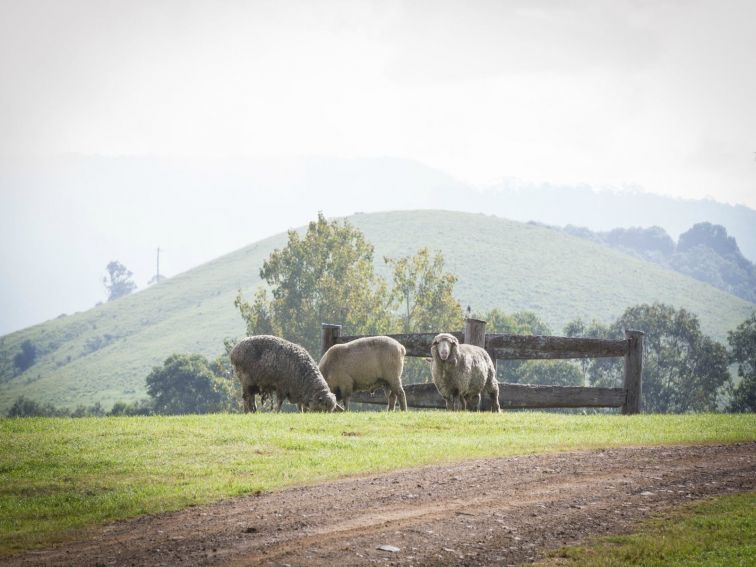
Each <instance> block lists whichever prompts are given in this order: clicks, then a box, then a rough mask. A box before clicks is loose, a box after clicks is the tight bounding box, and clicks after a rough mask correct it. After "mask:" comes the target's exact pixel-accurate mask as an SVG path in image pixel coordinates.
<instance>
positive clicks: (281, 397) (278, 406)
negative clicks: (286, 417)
mask: <svg viewBox="0 0 756 567" xmlns="http://www.w3.org/2000/svg"><path fill="white" fill-rule="evenodd" d="M276 402H278V403H277V404H276V411H277V412H278V413H281V407H282V406H283V403H284V395H283V394H282V393H281V392H276Z"/></svg>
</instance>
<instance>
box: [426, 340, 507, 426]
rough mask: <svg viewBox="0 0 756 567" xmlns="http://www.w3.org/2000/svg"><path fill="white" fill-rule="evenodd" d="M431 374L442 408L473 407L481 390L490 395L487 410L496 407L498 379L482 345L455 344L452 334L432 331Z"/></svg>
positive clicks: (477, 405) (477, 406)
mask: <svg viewBox="0 0 756 567" xmlns="http://www.w3.org/2000/svg"><path fill="white" fill-rule="evenodd" d="M431 356H432V357H433V358H432V360H431V375H432V376H433V383H434V384H435V385H436V388H438V392H439V393H440V394H441V395H442V396H443V398H444V400H446V409H448V410H455V409H457V407H456V406H457V401H459V405H460V407H461V409H469V410H474V411H477V410H478V408H479V406H480V395H481V392H483V391H485V392H486V393H487V394H488V395H489V396H490V397H491V411H494V412H498V411H500V409H499V383H498V382H497V381H496V368H495V367H494V364H493V362H492V361H491V357H490V356H488V353H487V352H486V351H485V349H482V348H480V347H479V346H475V345H466V344H459V341H458V340H457V338H456V337H455V336H454V335H450V334H448V333H441V334H440V335H436V336H435V338H434V339H433V344H432V345H431Z"/></svg>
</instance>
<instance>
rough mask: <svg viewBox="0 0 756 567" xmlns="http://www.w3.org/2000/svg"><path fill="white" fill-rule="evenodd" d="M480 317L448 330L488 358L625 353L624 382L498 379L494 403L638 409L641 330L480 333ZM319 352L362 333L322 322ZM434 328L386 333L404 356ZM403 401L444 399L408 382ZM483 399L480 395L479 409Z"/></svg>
mask: <svg viewBox="0 0 756 567" xmlns="http://www.w3.org/2000/svg"><path fill="white" fill-rule="evenodd" d="M485 328H486V323H485V321H479V320H477V319H466V320H465V330H464V332H453V333H450V334H452V335H454V336H455V337H457V339H459V341H460V342H463V343H467V344H474V345H477V346H480V347H483V348H485V349H486V351H488V354H489V355H490V356H491V359H492V360H493V361H494V364H495V363H496V360H528V359H541V360H543V359H546V360H555V359H565V358H606V357H622V358H624V363H625V367H624V387H622V388H589V387H581V386H542V385H536V384H510V383H508V382H500V383H499V404H500V405H501V407H502V408H513V409H514V408H518V409H521V408H539V409H540V408H580V407H619V408H622V413H623V414H635V413H639V412H640V410H641V403H640V402H641V387H642V386H641V385H642V372H643V333H642V332H640V331H633V330H627V331H625V339H623V340H605V339H589V338H581V337H551V336H529V335H506V334H494V333H489V334H486V332H485ZM322 333H323V334H322V342H321V348H322V352H323V353H325V351H327V350H328V349H329V348H330V347H331V346H333V345H335V344H343V343H348V342H350V341H353V340H355V339H358V338H362V337H364V336H367V335H353V336H341V325H333V324H328V323H324V324H323V325H322ZM437 334H438V333H412V334H398V335H388V336H390V337H393V338H394V339H396V340H397V341H399V342H400V343H401V344H403V345H404V347H405V348H406V349H407V356H416V357H429V356H430V348H431V343H432V341H433V337H435V336H436V335H437ZM404 391H405V394H406V396H407V405H408V406H411V407H417V408H444V407H446V404H445V402H444V400H443V398H442V397H441V395H440V394H439V393H438V390H436V387H435V385H433V384H409V385H407V386H405V387H404ZM351 399H352V401H354V402H361V403H368V404H384V403H386V395H385V393H384V392H383V390H378V391H376V392H354V394H353V395H352V398H351ZM486 402H487V400H484V402H483V407H482V409H486V408H485V404H486Z"/></svg>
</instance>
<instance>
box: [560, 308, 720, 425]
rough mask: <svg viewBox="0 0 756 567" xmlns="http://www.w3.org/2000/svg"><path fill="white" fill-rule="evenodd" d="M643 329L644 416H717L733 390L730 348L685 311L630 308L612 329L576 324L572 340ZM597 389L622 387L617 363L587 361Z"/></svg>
mask: <svg viewBox="0 0 756 567" xmlns="http://www.w3.org/2000/svg"><path fill="white" fill-rule="evenodd" d="M625 329H639V330H642V331H643V332H644V333H645V337H644V340H643V351H644V352H643V400H642V405H643V411H645V412H660V413H672V412H688V411H714V410H716V409H717V407H718V402H719V398H720V396H721V395H722V394H723V393H724V392H725V391H726V389H727V388H728V386H729V385H730V375H729V372H728V370H727V362H728V359H727V350H726V349H725V347H724V346H723V345H721V344H719V343H717V342H716V341H714V340H713V339H711V338H710V337H707V336H706V335H704V334H703V333H702V332H701V328H700V324H699V322H698V317H696V316H695V315H694V314H692V313H690V312H689V311H686V310H685V309H675V308H674V307H671V306H669V305H664V304H660V303H655V304H652V305H648V304H643V305H636V306H633V307H629V308H628V309H627V310H625V312H624V313H623V314H622V315H621V316H620V317H619V318H618V319H617V320H616V321H615V322H614V323H613V324H612V325H610V326H605V325H602V324H599V323H595V322H594V323H592V324H590V325H585V324H584V323H582V322H579V321H577V322H573V323H570V324H569V325H568V326H567V328H566V329H565V331H566V334H568V335H571V336H576V335H580V336H587V337H595V338H614V339H620V338H624V331H625ZM583 368H584V370H585V372H586V373H587V377H588V382H589V383H590V385H591V386H607V387H618V386H621V380H622V378H621V376H622V373H621V368H622V366H621V364H620V363H618V362H617V361H616V360H615V359H600V358H599V359H587V360H586V362H585V363H584V364H583Z"/></svg>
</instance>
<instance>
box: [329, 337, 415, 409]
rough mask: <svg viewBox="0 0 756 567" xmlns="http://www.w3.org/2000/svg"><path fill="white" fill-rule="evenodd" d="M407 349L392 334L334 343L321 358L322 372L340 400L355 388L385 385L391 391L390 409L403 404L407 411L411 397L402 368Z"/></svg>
mask: <svg viewBox="0 0 756 567" xmlns="http://www.w3.org/2000/svg"><path fill="white" fill-rule="evenodd" d="M405 353H406V350H405V348H404V346H402V344H401V343H400V342H399V341H396V340H394V339H392V338H391V337H365V338H361V339H355V340H353V341H350V342H348V343H344V344H340V345H333V346H332V347H331V348H329V349H328V351H327V352H326V353H325V354H324V355H323V358H321V359H320V364H318V368H320V372H321V373H322V374H323V377H324V378H325V380H326V382H327V383H328V387H329V388H331V391H332V392H333V393H334V394H336V398H337V399H339V400H340V399H342V398H343V400H344V408H345V409H347V410H348V409H349V398H350V397H351V396H352V392H354V391H365V390H367V391H371V390H374V389H375V388H376V387H378V386H384V387H386V389H387V394H388V408H387V409H388V410H393V409H395V408H396V400H397V398H399V407H400V408H401V409H402V410H403V411H406V410H407V397H406V396H405V395H404V388H402V370H403V368H404V354H405Z"/></svg>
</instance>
